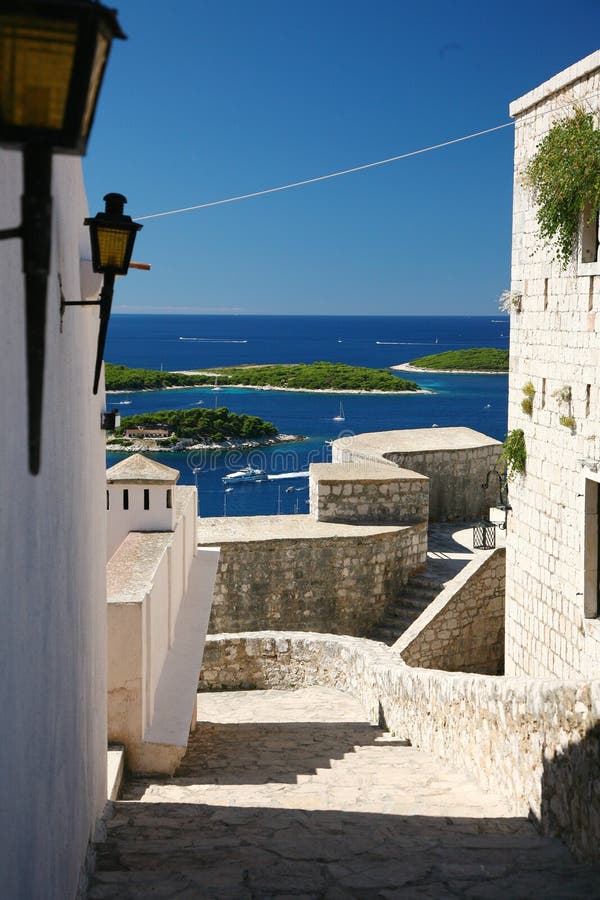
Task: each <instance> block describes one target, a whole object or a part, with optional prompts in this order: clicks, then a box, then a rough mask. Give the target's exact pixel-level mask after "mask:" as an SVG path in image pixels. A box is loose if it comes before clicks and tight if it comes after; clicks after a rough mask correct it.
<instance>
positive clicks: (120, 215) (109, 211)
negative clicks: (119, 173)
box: [84, 194, 142, 394]
mask: <svg viewBox="0 0 600 900" xmlns="http://www.w3.org/2000/svg"><path fill="white" fill-rule="evenodd" d="M104 203H105V209H104V212H100V213H97V214H96V215H95V216H94V218H93V219H85V221H84V225H89V229H90V243H91V246H92V267H93V269H94V272H101V273H102V274H103V275H104V283H103V285H102V291H101V293H100V329H99V331H98V348H97V350H96V364H95V367H94V394H97V393H98V383H99V381H100V372H101V371H102V359H103V357H104V346H105V344H106V333H107V331H108V322H109V319H110V311H111V307H112V300H113V291H114V286H115V278H116V276H117V275H126V274H127V270H128V269H129V263H130V261H131V254H132V251H133V245H134V243H135V238H136V235H137V233H138V231H140V230H141V228H142V226H141V225H138V224H137V222H134V221H133V219H132V218H131V216H126V215H125V214H124V212H123V209H124V207H125V204H126V203H127V198H126V197H124V196H123V194H106V195H105V197H104Z"/></svg>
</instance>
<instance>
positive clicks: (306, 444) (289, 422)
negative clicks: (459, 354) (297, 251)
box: [106, 315, 509, 516]
mask: <svg viewBox="0 0 600 900" xmlns="http://www.w3.org/2000/svg"><path fill="white" fill-rule="evenodd" d="M508 337H509V320H508V317H502V316H500V315H497V316H495V317H493V318H492V317H474V316H469V317H459V316H457V317H438V316H433V317H432V316H427V317H416V316H415V317H405V316H402V317H401V316H398V317H367V316H360V317H356V316H352V317H351V316H346V317H344V316H335V317H334V316H326V317H325V316H324V317H317V316H298V317H296V316H162V315H161V316H131V315H127V316H115V317H113V319H112V321H111V325H110V330H109V338H108V344H107V351H106V359H107V360H108V361H109V362H113V363H123V364H125V365H128V366H133V367H143V368H153V369H160V368H161V366H162V367H163V368H164V369H172V370H182V369H196V368H202V369H210V367H211V366H214V367H216V366H227V365H231V366H233V365H243V364H251V365H256V364H259V363H286V362H290V363H291V362H306V363H310V362H314V361H317V360H326V361H328V362H344V363H348V364H350V365H361V366H370V367H373V368H387V367H389V366H392V365H397V364H399V363H402V362H407V361H409V360H411V359H414V358H415V357H418V356H424V355H427V354H430V353H437V352H442V351H444V350H459V349H465V348H468V347H484V346H485V347H498V348H502V349H506V348H507V347H508ZM181 338H184V340H181ZM398 374H399V375H400V376H401V377H409V378H410V379H411V380H413V381H416V382H417V383H418V384H419V386H420V387H421V388H423V389H424V390H425V391H427V392H428V393H419V394H339V393H303V392H292V391H290V392H288V391H269V390H263V389H261V390H251V389H244V388H222V389H220V390H217V391H215V390H213V389H212V388H206V387H205V388H181V389H179V388H174V389H169V390H163V391H144V392H122V393H118V394H111V395H109V397H108V398H107V406H108V407H112V406H119V407H120V409H121V414H122V416H127V415H134V414H136V413H147V412H159V411H160V410H165V409H190V408H194V407H195V406H197V405H200V406H203V407H205V408H208V409H211V408H215V407H219V406H226V407H227V408H228V409H230V410H231V411H232V412H235V413H247V414H249V415H256V416H260V417H261V418H263V419H266V420H267V421H270V422H273V423H274V424H275V425H276V426H277V428H278V429H279V431H280V433H282V434H288V435H302V436H303V437H304V438H305V440H303V441H293V440H292V441H290V442H289V443H287V442H286V443H284V444H279V445H274V446H268V447H261V448H254V449H251V450H228V451H224V450H213V451H192V452H190V453H155V454H152V456H153V458H155V459H157V460H159V461H160V462H164V463H166V464H167V465H170V466H172V467H173V468H176V469H178V470H179V471H180V473H181V475H180V484H194V482H195V481H196V483H197V485H198V490H199V493H200V514H201V515H204V516H218V515H224V514H226V515H235V516H240V515H269V514H276V513H282V514H291V513H296V512H297V513H303V512H306V511H307V500H308V482H307V479H306V474H304V475H298V473H300V472H304V473H306V470H307V468H308V465H309V464H310V462H326V461H328V460H329V459H330V448H329V446H328V444H327V443H326V442H328V441H331V440H335V439H336V438H337V437H340V436H342V435H346V434H358V433H361V432H365V431H385V430H390V429H398V428H429V427H432V426H438V427H443V426H450V425H452V426H455V425H463V426H467V427H469V428H474V429H476V430H478V431H483V432H485V433H486V434H489V435H490V436H492V437H495V438H497V439H499V440H502V439H503V437H504V434H505V432H506V419H507V393H508V378H507V376H506V375H448V374H442V373H436V372H427V373H425V372H415V373H414V374H410V375H408V374H407V373H406V372H401V373H398ZM340 401H343V410H344V417H345V418H344V421H334V419H335V418H336V417H337V416H338V415H339V409H340ZM121 458H122V455H121V454H116V453H110V454H107V465H112V464H113V463H114V462H116V461H118V460H119V459H121ZM247 465H250V466H252V467H254V468H262V469H265V471H266V472H267V473H268V474H269V476H270V477H269V480H268V481H266V482H258V483H246V484H238V485H236V486H235V488H234V489H233V490H229V491H226V490H225V488H226V485H225V484H224V483H223V482H222V478H223V476H224V475H226V474H227V473H228V472H231V471H235V470H237V469H241V468H243V467H244V466H247ZM194 470H195V471H194ZM286 473H288V474H290V475H291V476H293V477H286Z"/></svg>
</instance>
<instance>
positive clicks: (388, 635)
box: [368, 573, 444, 646]
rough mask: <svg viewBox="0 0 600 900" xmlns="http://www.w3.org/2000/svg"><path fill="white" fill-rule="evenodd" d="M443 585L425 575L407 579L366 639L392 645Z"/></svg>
mask: <svg viewBox="0 0 600 900" xmlns="http://www.w3.org/2000/svg"><path fill="white" fill-rule="evenodd" d="M443 588H444V585H443V583H442V582H440V581H435V580H434V579H432V578H428V577H427V574H426V573H425V574H422V575H413V576H412V577H411V578H409V579H408V581H407V583H406V584H405V586H404V588H403V589H402V591H401V592H400V595H399V596H398V597H397V599H396V601H395V603H394V604H393V605H392V606H390V607H388V609H387V610H386V611H385V613H384V615H383V616H382V618H381V619H380V620H379V622H378V623H377V624H376V626H375V627H374V628H373V630H372V631H371V633H370V634H369V635H368V637H369V638H370V639H371V640H373V641H380V642H381V643H384V644H388V646H390V645H391V644H394V643H395V642H396V641H397V640H398V638H399V637H400V635H401V634H402V633H403V632H404V631H406V629H407V628H408V627H409V626H410V625H412V623H413V622H414V621H415V619H418V617H419V616H420V615H421V613H422V612H423V611H424V610H425V609H427V607H428V606H429V604H430V603H431V602H432V600H435V598H436V597H437V596H438V594H439V593H440V591H441V590H443Z"/></svg>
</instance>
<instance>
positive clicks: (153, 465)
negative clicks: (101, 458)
mask: <svg viewBox="0 0 600 900" xmlns="http://www.w3.org/2000/svg"><path fill="white" fill-rule="evenodd" d="M178 479H179V472H178V471H177V469H172V468H171V467H170V466H165V465H163V464H162V463H159V462H156V461H155V460H153V459H148V457H147V456H142V454H141V453H134V454H133V455H132V456H128V457H127V458H126V459H122V460H121V462H118V463H117V464H116V465H114V466H111V468H110V469H107V471H106V480H107V482H108V483H109V484H114V483H115V482H121V481H128V482H129V483H134V484H175V482H176V481H177V480H178Z"/></svg>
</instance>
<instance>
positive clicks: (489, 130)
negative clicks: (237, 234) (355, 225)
mask: <svg viewBox="0 0 600 900" xmlns="http://www.w3.org/2000/svg"><path fill="white" fill-rule="evenodd" d="M598 94H600V91H594V92H593V93H592V94H587V95H586V96H585V97H582V98H581V99H580V100H569V102H568V103H564V104H562V105H561V106H558V107H556V108H555V109H553V110H552V113H553V114H554V113H557V112H559V111H560V110H561V109H566V108H569V107H571V108H572V106H573V104H574V103H575V104H577V103H579V104H583V103H585V102H587V101H588V100H589V99H590V98H591V97H595V96H597V95H598ZM537 114H538V110H537V109H534V110H532V111H531V112H529V113H526V114H525V115H524V116H520V117H519V124H521V123H522V122H524V121H525V120H526V119H529V118H531V117H532V116H536V115H537ZM514 124H515V122H504V123H503V124H502V125H495V126H494V127H493V128H486V129H484V130H483V131H474V132H473V133H472V134H465V135H463V136H462V137H459V138H453V139H452V140H451V141H442V142H441V143H440V144H432V145H431V146H430V147H421V148H420V149H419V150H411V151H410V152H408V153H400V154H399V155H398V156H390V157H388V158H387V159H379V160H377V161H376V162H370V163H364V164H363V165H362V166H353V167H352V168H351V169H342V170H341V171H340V172H330V173H329V174H328V175H318V176H317V177H316V178H306V179H304V181H293V182H291V184H281V185H279V186H278V187H272V188H266V189H265V190H264V191H253V192H252V193H251V194H240V196H239V197H226V198H225V199H223V200H211V201H210V202H209V203H198V204H197V205H196V206H184V207H182V208H181V209H169V210H167V212H160V213H153V214H152V215H149V216H136V217H135V219H134V221H135V222H142V221H145V220H147V219H160V218H162V217H163V216H175V215H177V214H178V213H184V212H192V211H194V210H197V209H207V207H209V206H223V205H224V204H225V203H237V201H238V200H250V199H251V198H252V197H264V196H265V194H276V193H278V192H279V191H289V190H290V188H295V187H303V186H304V185H306V184H315V183H316V182H317V181H328V180H329V179H330V178H339V177H340V176H341V175H351V174H352V173H353V172H363V171H364V170H365V169H374V168H375V167H376V166H385V165H387V163H392V162H397V161H398V160H400V159H408V158H409V157H410V156H420V155H421V154H422V153H431V151H432V150H441V149H442V148H443V147H450V146H451V145H452V144H461V143H463V142H464V141H470V140H472V139H473V138H477V137H482V136H483V135H484V134H491V133H492V132H494V131H501V130H502V129H503V128H510V127H511V126H513V125H514Z"/></svg>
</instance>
